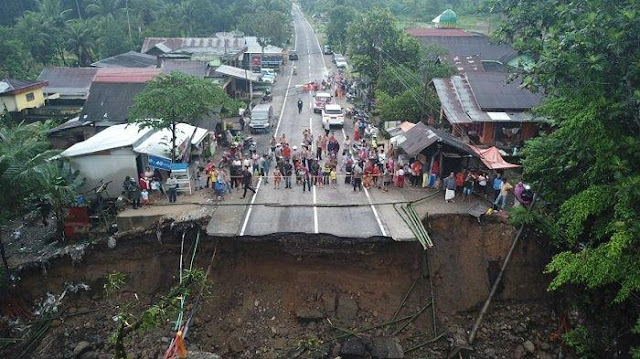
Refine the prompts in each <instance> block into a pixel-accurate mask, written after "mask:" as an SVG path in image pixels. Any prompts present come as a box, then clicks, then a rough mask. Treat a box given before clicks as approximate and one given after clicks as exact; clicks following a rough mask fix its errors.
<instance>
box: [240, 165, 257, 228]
mask: <svg viewBox="0 0 640 359" xmlns="http://www.w3.org/2000/svg"><path fill="white" fill-rule="evenodd" d="M261 183H262V178H260V179H259V180H258V185H257V186H256V192H255V193H254V194H253V196H252V197H251V204H249V209H248V210H247V215H246V216H245V217H244V223H243V224H242V229H240V235H241V236H244V231H245V230H246V229H247V224H248V223H249V216H251V211H252V210H253V202H255V201H256V196H257V195H258V191H259V190H260V184H261Z"/></svg>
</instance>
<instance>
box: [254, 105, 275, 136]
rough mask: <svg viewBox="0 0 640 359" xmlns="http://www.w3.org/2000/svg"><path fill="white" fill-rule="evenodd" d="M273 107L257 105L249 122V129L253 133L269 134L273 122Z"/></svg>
mask: <svg viewBox="0 0 640 359" xmlns="http://www.w3.org/2000/svg"><path fill="white" fill-rule="evenodd" d="M272 120H273V106H271V104H260V105H256V106H255V107H254V108H253V109H252V110H251V119H250V120H249V129H250V131H251V133H255V132H260V131H264V132H269V128H270V127H271V123H272V122H273V121H272Z"/></svg>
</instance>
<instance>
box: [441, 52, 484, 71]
mask: <svg viewBox="0 0 640 359" xmlns="http://www.w3.org/2000/svg"><path fill="white" fill-rule="evenodd" d="M440 59H442V60H443V61H446V62H448V63H449V64H451V66H453V67H455V69H456V70H457V71H458V73H459V74H463V73H465V72H471V71H474V72H477V71H484V65H483V64H482V57H480V55H442V56H440Z"/></svg>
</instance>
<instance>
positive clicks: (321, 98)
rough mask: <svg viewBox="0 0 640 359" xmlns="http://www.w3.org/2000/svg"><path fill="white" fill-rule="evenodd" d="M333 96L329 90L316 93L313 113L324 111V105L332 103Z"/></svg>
mask: <svg viewBox="0 0 640 359" xmlns="http://www.w3.org/2000/svg"><path fill="white" fill-rule="evenodd" d="M332 98H333V96H331V94H330V93H328V92H318V93H316V96H315V97H314V98H313V113H322V109H323V108H324V105H325V104H327V103H331V99H332Z"/></svg>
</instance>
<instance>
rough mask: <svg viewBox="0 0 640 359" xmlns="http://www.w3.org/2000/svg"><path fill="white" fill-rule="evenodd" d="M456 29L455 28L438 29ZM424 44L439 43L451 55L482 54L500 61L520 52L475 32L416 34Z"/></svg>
mask: <svg viewBox="0 0 640 359" xmlns="http://www.w3.org/2000/svg"><path fill="white" fill-rule="evenodd" d="M438 30H454V29H438ZM416 37H417V39H418V40H419V41H420V42H421V43H422V44H423V45H424V46H431V45H437V46H440V47H443V48H445V49H447V51H449V54H450V55H480V57H482V59H483V60H494V61H500V62H501V63H507V62H509V61H510V60H512V59H513V58H515V57H516V56H518V53H517V52H516V50H514V49H513V48H511V46H509V45H506V44H492V43H490V42H489V38H488V37H487V36H484V35H481V34H473V36H457V35H454V36H441V35H426V36H416Z"/></svg>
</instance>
